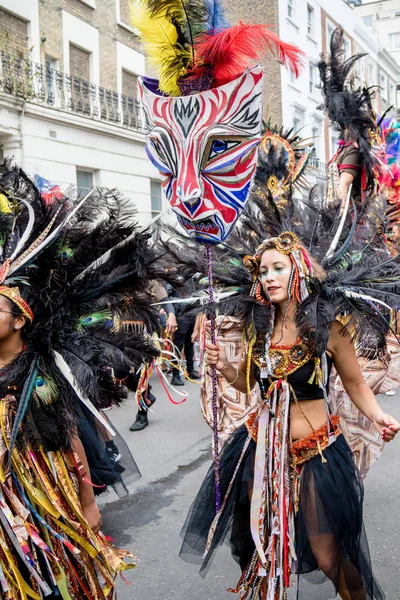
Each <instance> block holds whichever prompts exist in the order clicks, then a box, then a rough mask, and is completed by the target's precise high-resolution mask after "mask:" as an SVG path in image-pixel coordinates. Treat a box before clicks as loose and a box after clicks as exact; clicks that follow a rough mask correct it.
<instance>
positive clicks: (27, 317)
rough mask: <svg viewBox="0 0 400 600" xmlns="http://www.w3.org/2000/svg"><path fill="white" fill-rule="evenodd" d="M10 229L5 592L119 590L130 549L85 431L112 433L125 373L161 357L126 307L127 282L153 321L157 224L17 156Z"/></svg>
mask: <svg viewBox="0 0 400 600" xmlns="http://www.w3.org/2000/svg"><path fill="white" fill-rule="evenodd" d="M0 231H1V237H0V239H1V243H0V259H1V266H0V393H1V395H0V398H1V402H0V410H1V416H0V426H1V434H0V437H1V445H0V447H1V461H0V500H1V502H0V586H1V595H2V597H3V598H6V599H7V600H21V599H24V598H27V597H30V598H34V599H36V600H39V598H43V597H62V598H63V599H64V600H70V599H77V600H93V599H94V598H96V599H104V600H105V598H107V599H109V598H114V597H115V577H116V575H117V574H118V573H121V572H122V571H123V570H124V569H126V568H131V567H133V566H134V562H133V560H132V559H133V555H132V553H130V552H127V551H124V550H119V549H117V548H115V547H114V546H113V545H112V544H111V543H110V542H109V540H108V539H107V538H106V537H105V536H104V534H103V533H101V531H100V526H101V518H100V513H99V511H98V508H97V506H96V503H95V500H94V489H95V488H94V485H95V484H93V483H92V482H91V481H90V471H89V465H88V461H87V459H86V454H85V452H84V449H83V445H82V442H81V440H80V437H79V436H80V435H81V436H82V431H81V424H82V420H84V421H85V420H88V419H89V418H90V419H92V420H93V421H94V420H96V419H97V420H98V422H100V423H101V424H102V426H103V427H104V428H105V429H106V430H107V431H108V432H109V433H111V434H113V431H112V429H111V428H110V425H109V423H108V421H107V420H106V419H105V418H104V417H103V415H102V414H101V412H100V411H101V409H102V408H104V407H106V406H109V405H110V402H111V403H119V402H120V401H121V396H123V394H121V384H120V382H119V378H120V377H119V373H123V372H129V369H130V368H131V366H132V365H138V364H140V363H141V362H142V360H143V359H148V360H152V359H153V357H154V356H156V355H157V351H156V350H155V349H154V348H153V346H152V345H151V344H150V343H149V342H148V341H147V340H146V339H145V338H144V337H143V336H141V335H140V334H132V333H130V332H128V331H125V330H124V329H123V328H121V327H120V314H119V308H118V307H119V306H120V305H121V302H122V300H123V299H124V298H125V297H126V295H127V293H128V291H129V297H131V298H132V297H134V298H135V301H134V302H133V303H131V304H130V309H129V311H130V316H131V318H132V319H138V320H141V321H144V322H146V324H147V327H148V328H149V330H151V327H152V324H153V323H155V314H154V311H153V309H151V308H149V307H148V306H147V304H146V301H145V300H144V299H143V290H144V289H145V288H146V285H147V283H148V281H149V280H150V279H155V278H157V276H158V275H157V272H156V264H155V263H156V261H155V256H154V254H153V251H152V249H151V246H150V244H149V238H150V234H149V233H147V232H141V230H140V229H139V228H138V226H137V224H136V223H134V222H133V221H132V207H131V204H130V203H127V202H125V201H124V200H123V199H122V198H121V197H119V196H118V194H116V193H115V192H112V191H107V190H102V191H96V190H93V191H92V192H90V193H89V194H88V195H87V196H86V197H85V198H83V199H82V200H79V201H78V200H76V199H74V198H62V197H57V198H55V197H54V198H46V197H44V196H41V195H40V193H39V191H38V190H37V188H36V187H35V185H34V184H33V183H32V181H31V180H30V179H29V178H28V177H27V176H26V175H25V173H24V172H23V171H21V170H20V169H18V168H17V167H13V166H12V165H10V164H9V163H8V162H5V163H4V164H3V165H2V166H1V167H0ZM83 439H84V440H85V432H83ZM125 557H128V558H130V559H131V560H130V564H126V563H125V561H124V558H125Z"/></svg>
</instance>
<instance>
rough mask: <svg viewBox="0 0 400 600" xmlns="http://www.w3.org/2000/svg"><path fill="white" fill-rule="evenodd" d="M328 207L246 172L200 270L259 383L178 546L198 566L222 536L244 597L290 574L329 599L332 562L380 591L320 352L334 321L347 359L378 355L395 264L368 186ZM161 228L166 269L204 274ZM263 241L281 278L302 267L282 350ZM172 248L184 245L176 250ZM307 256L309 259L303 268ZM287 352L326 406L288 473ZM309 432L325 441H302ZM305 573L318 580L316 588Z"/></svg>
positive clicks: (327, 363) (396, 296)
mask: <svg viewBox="0 0 400 600" xmlns="http://www.w3.org/2000/svg"><path fill="white" fill-rule="evenodd" d="M335 205H336V203H334V204H333V207H334V206H335ZM333 207H332V206H331V207H326V205H325V202H324V198H323V197H322V196H321V194H320V191H319V190H318V189H317V188H315V189H313V190H311V193H310V195H309V198H308V199H303V200H299V199H295V198H294V197H293V195H292V191H291V186H288V189H287V192H286V194H285V195H283V196H282V197H280V199H279V202H278V203H275V202H274V198H273V192H272V190H271V189H270V188H269V186H267V185H262V183H261V184H260V182H257V185H255V186H254V188H253V192H252V193H251V196H250V200H249V203H248V206H247V208H246V209H245V211H244V213H243V214H242V216H241V217H240V219H239V221H238V223H237V226H236V227H235V229H234V230H233V231H232V233H231V234H230V237H229V240H228V242H226V243H225V244H221V245H219V246H218V247H216V248H215V254H214V269H213V271H214V282H215V285H216V287H217V295H218V307H219V312H220V313H221V315H233V316H235V317H238V319H239V321H240V322H241V323H242V326H243V337H244V341H245V348H244V350H245V352H244V354H245V355H247V359H248V368H247V373H250V372H251V371H250V369H252V368H254V373H255V377H256V380H257V381H258V383H259V385H260V390H259V406H258V409H257V410H256V411H255V413H254V414H253V415H252V416H251V417H249V418H248V420H247V422H246V425H243V426H241V427H239V428H238V429H237V430H236V431H235V432H234V433H233V434H232V435H231V436H230V437H229V438H228V439H227V440H226V442H225V444H224V447H223V450H222V453H221V458H220V470H219V472H220V481H221V494H222V497H223V502H222V508H221V510H220V511H219V512H218V513H217V515H215V509H214V501H215V483H214V479H213V472H212V470H210V471H209V473H208V474H207V476H206V478H205V480H204V481H203V483H202V485H201V488H200V491H199V493H198V495H197V496H196V498H195V500H194V502H193V505H192V507H191V509H190V512H189V514H188V517H187V520H186V523H185V526H184V528H183V531H182V537H183V545H182V550H181V556H182V557H183V558H184V559H185V560H188V561H190V562H198V563H199V564H202V569H206V568H207V566H208V564H209V562H210V561H211V559H212V557H213V555H214V551H215V550H216V548H217V547H218V545H219V544H221V543H222V541H223V540H224V538H225V537H226V536H227V535H230V545H231V549H232V554H233V556H234V557H235V559H236V560H237V562H239V564H240V566H241V569H242V576H241V578H240V580H239V582H238V584H237V587H236V588H235V589H234V590H233V589H232V591H234V592H235V593H237V594H244V595H245V596H248V597H249V598H253V599H254V600H265V599H266V598H272V597H275V595H276V594H278V595H282V597H286V593H287V592H286V590H287V588H288V587H289V585H290V582H289V577H288V573H297V574H298V579H297V581H298V592H297V596H298V597H299V598H302V599H303V598H304V600H305V599H306V598H310V597H317V595H315V594H316V593H317V594H318V597H319V598H331V597H333V596H334V595H335V593H336V592H338V590H339V589H340V585H339V576H338V573H340V570H341V569H342V570H343V571H342V572H343V579H344V580H345V584H344V586H343V588H341V589H346V591H347V590H349V595H351V596H353V594H354V597H356V595H357V593H362V594H363V596H365V598H368V599H369V600H383V599H384V597H385V596H384V594H383V592H382V590H381V589H380V587H379V585H378V584H377V582H376V581H375V579H374V577H373V575H372V570H371V565H370V562H369V558H368V557H369V554H368V545H367V542H366V538H365V533H364V531H363V526H362V493H363V489H362V482H361V478H360V473H359V472H358V471H357V469H356V467H355V462H354V458H353V455H352V453H351V449H350V447H349V446H348V444H347V442H346V441H344V438H343V436H342V435H341V431H340V429H339V430H338V431H337V432H334V431H332V428H333V426H334V423H336V424H338V422H339V416H338V415H335V416H332V415H330V414H329V402H328V377H329V372H330V367H331V366H332V359H330V358H329V357H328V355H327V352H326V350H327V344H328V338H329V331H330V328H331V326H332V324H333V323H334V322H335V321H340V322H341V324H342V333H343V334H344V333H348V334H349V336H351V338H352V340H353V342H354V345H355V348H356V350H357V353H358V355H359V356H368V357H375V356H380V355H381V354H382V353H383V352H384V350H385V348H386V336H387V333H388V331H389V329H390V325H389V313H390V311H391V309H394V308H396V307H397V306H399V305H400V265H399V263H398V261H397V259H393V258H392V257H390V256H389V255H388V253H387V251H386V249H385V245H384V242H383V239H382V231H383V229H382V219H383V218H384V206H383V200H382V198H381V197H380V196H379V195H377V194H374V193H371V194H369V195H368V197H367V198H366V199H365V202H364V203H363V205H362V206H361V207H359V206H356V204H355V202H354V201H351V200H350V197H348V199H347V202H346V206H345V210H344V211H343V212H342V211H341V210H340V208H339V209H338V210H335V209H334V208H333ZM350 207H351V209H350ZM174 237H175V239H171V238H170V239H169V240H168V241H167V242H163V244H164V246H166V247H167V248H168V249H169V252H170V256H171V261H170V263H171V264H172V263H173V261H176V262H177V263H180V264H181V265H182V267H180V266H178V265H177V267H176V268H182V272H185V273H186V274H189V273H190V270H191V269H194V270H197V271H198V272H200V273H201V274H202V275H203V284H204V283H206V282H205V281H204V277H206V274H207V271H206V269H205V263H204V260H203V258H202V256H201V254H200V252H199V250H198V248H197V249H196V246H195V244H194V243H193V242H191V241H189V240H187V238H186V239H185V240H183V239H182V240H179V239H177V236H176V233H175V236H174ZM271 238H273V245H272V246H271V247H272V248H276V249H277V250H278V251H281V250H280V247H278V245H279V244H282V245H283V244H287V245H286V246H285V247H284V249H285V248H286V249H287V248H289V251H288V252H283V253H284V254H291V255H293V256H295V258H294V259H293V258H292V256H291V263H292V275H293V273H295V270H294V266H295V264H296V265H297V264H298V263H297V261H298V260H300V261H302V260H304V263H302V270H299V271H298V272H300V273H301V274H302V279H300V282H299V284H298V289H299V290H300V295H299V296H300V297H299V296H297V295H296V298H297V300H298V306H297V313H296V320H297V328H298V330H299V338H298V340H297V341H296V342H295V343H294V344H292V345H290V346H282V345H279V342H278V343H276V344H274V345H273V347H272V346H271V333H272V330H273V326H274V307H273V305H272V304H271V303H270V302H269V301H268V298H267V297H266V296H265V294H264V292H263V289H262V286H261V281H260V280H259V261H260V257H259V256H258V255H257V249H258V247H259V246H260V244H262V243H263V242H264V241H265V240H270V239H271ZM277 238H279V239H277ZM291 239H292V240H293V239H294V240H297V239H298V243H297V242H293V245H291V244H292V242H291ZM183 244H185V251H184V253H183V252H181V251H180V247H181V246H182V245H183ZM300 245H301V246H300ZM266 247H269V246H266ZM303 250H304V252H303ZM313 259H314V261H315V262H316V263H318V264H314V265H313V262H314V261H313ZM306 261H309V262H306ZM310 264H311V267H313V269H312V268H310V266H309V265H310ZM303 265H306V267H307V268H303ZM321 267H322V268H321ZM312 270H314V275H313V276H312V275H310V273H312ZM292 275H291V277H290V279H289V290H288V294H289V295H290V291H292V289H296V288H295V286H293V288H291V283H290V282H291V281H293V279H292ZM200 281H201V280H200ZM296 293H297V292H296ZM199 297H200V298H199V300H200V303H202V308H201V309H202V310H204V307H205V309H206V310H207V296H206V294H205V292H202V291H199ZM288 304H289V302H288ZM270 348H271V352H270ZM292 352H293V356H294V357H295V358H293V363H294V364H295V365H296V359H297V356H300V359H299V364H301V365H302V366H303V367H304V368H306V365H308V367H307V368H308V369H309V370H307V371H306V372H304V371H303V372H302V375H301V377H302V378H303V384H302V386H304V387H305V386H306V384H307V385H308V384H310V385H313V386H314V392H313V395H304V396H303V397H302V399H304V400H307V399H308V400H311V399H313V400H317V399H322V398H324V399H325V402H326V408H327V419H326V422H325V424H324V425H323V426H322V427H321V428H320V429H318V430H316V429H315V428H314V427H313V426H312V425H310V427H311V429H310V431H312V433H311V434H310V435H309V436H307V437H304V438H301V439H300V440H298V443H299V446H300V447H301V448H303V450H304V452H305V453H307V452H308V453H309V454H308V457H307V458H306V459H305V461H306V462H304V466H303V467H301V468H299V467H297V469H296V468H294V467H293V465H294V464H297V463H296V460H297V458H295V457H296V454H295V450H294V446H295V445H296V443H297V442H296V443H295V444H293V446H292V441H291V437H290V433H289V432H290V424H289V419H290V403H291V402H294V385H295V383H294V381H295V380H294V378H293V379H292V380H290V379H289V377H290V376H291V375H292V374H293V373H294V372H296V373H299V372H300V367H298V366H294V367H293V366H292V364H291V362H290V361H291V360H292V358H291V357H292V354H291V353H292ZM280 356H283V357H284V359H287V361H288V363H286V364H287V365H289V366H285V362H284V361H283V362H282V365H283V366H281V363H280V362H279V361H280V360H281V359H280V358H279V357H280ZM249 357H250V358H249ZM276 357H278V358H276ZM303 358H304V362H301V360H302V359H303ZM273 361H276V362H273ZM313 363H314V364H315V368H314V365H313ZM237 373H238V375H239V371H238V372H237ZM256 373H257V374H256ZM206 376H207V371H206ZM299 378H300V375H299ZM242 381H243V378H242ZM247 381H248V382H249V375H247ZM292 382H293V383H292ZM316 388H319V389H318V391H316ZM248 389H249V383H248ZM304 394H306V391H305V392H304ZM299 399H300V397H299ZM296 404H297V405H298V400H297V398H296ZM309 414H310V413H309ZM303 416H305V413H303ZM308 423H309V421H308ZM260 431H261V432H262V433H261V434H260ZM318 435H321V436H322V437H321V439H322V438H323V439H324V440H325V441H326V446H324V447H321V444H320V442H319V440H318V442H315V439H318V438H316V437H315V436H318ZM260 440H261V441H260ZM311 440H314V442H312V441H311ZM359 440H361V436H360V435H359ZM293 461H294V462H293ZM299 482H301V483H300V488H298V487H297V485H298V484H299ZM250 489H251V490H252V494H249V490H250ZM299 489H300V492H299ZM338 490H340V493H337V491H338ZM299 494H300V497H299ZM296 503H298V504H297V505H296ZM350 506H351V508H350ZM307 507H308V508H307ZM310 507H312V508H311V510H309V511H308V509H310ZM353 509H354V510H353ZM310 527H311V528H312V529H310ZM314 528H315V529H314ZM311 531H312V532H313V533H310V532H311ZM314 531H315V534H314ZM320 533H321V534H325V533H326V534H327V537H329V538H332V540H333V541H332V542H330V543H332V545H334V547H335V557H334V558H332V570H331V571H329V573H328V572H327V570H325V569H324V567H323V566H320V565H319V563H318V561H317V560H316V556H315V555H314V553H313V550H314V547H313V546H311V542H310V539H311V536H313V537H315V538H318V535H319V534H320ZM294 548H295V553H293V549H294ZM336 549H337V555H336ZM296 555H297V558H296ZM328 556H329V551H328ZM290 557H291V558H290ZM322 569H324V571H322ZM324 574H325V575H326V577H325V579H324ZM303 575H304V577H302V576H303ZM310 582H312V583H317V584H318V585H319V587H318V592H316V591H315V589H314V588H313V586H312V585H310Z"/></svg>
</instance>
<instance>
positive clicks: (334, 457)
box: [180, 426, 385, 600]
mask: <svg viewBox="0 0 400 600" xmlns="http://www.w3.org/2000/svg"><path fill="white" fill-rule="evenodd" d="M247 440H248V431H247V428H246V427H245V426H242V427H240V428H239V429H238V430H237V431H236V432H235V433H233V434H232V435H231V437H230V438H229V439H228V440H227V442H226V444H225V445H224V449H223V451H222V454H221V458H220V480H221V496H222V498H224V496H225V493H226V490H227V488H228V485H229V483H230V482H231V480H232V476H233V474H234V471H235V468H236V467H237V464H238V460H239V457H240V456H241V455H242V453H243V449H244V447H245V444H246V442H247ZM255 447H256V445H255V442H254V441H253V440H251V441H250V443H249V445H248V447H247V449H246V451H245V453H244V456H243V458H242V461H241V465H240V467H239V469H238V472H237V474H236V477H235V480H234V484H233V487H232V489H231V493H230V495H229V499H228V501H227V502H226V504H225V507H224V510H223V513H222V515H221V517H220V519H219V521H218V525H217V527H216V531H215V534H214V536H213V538H212V543H211V546H210V547H209V550H208V552H207V555H206V556H205V557H203V555H204V552H205V549H206V543H207V537H208V533H209V529H210V526H211V524H212V522H213V520H214V517H215V485H214V472H213V469H212V468H210V470H209V472H208V473H207V475H206V478H205V480H204V481H203V483H202V486H201V488H200V491H199V493H198V494H197V496H196V498H195V500H194V502H193V504H192V507H191V509H190V511H189V514H188V517H187V519H186V522H185V525H184V527H183V530H182V537H183V544H182V549H181V554H180V555H181V558H183V559H184V560H186V561H188V562H194V563H198V564H201V571H202V572H203V573H205V572H206V570H207V567H208V566H209V564H210V561H211V559H212V557H213V554H214V552H215V550H216V548H217V547H218V545H220V544H222V542H223V541H224V540H225V539H229V542H230V545H231V551H232V555H233V557H234V558H235V560H236V561H237V562H238V563H239V565H240V567H241V569H242V570H243V569H244V568H245V567H246V565H247V564H248V563H249V561H250V560H251V557H252V555H253V552H254V549H255V547H254V543H253V540H252V537H251V533H250V497H249V492H250V491H251V489H252V485H253V471H254V453H255ZM324 456H325V458H326V459H327V462H326V463H323V462H322V461H321V458H320V456H319V455H317V456H316V457H314V458H312V459H311V460H309V461H307V462H306V463H304V465H303V466H302V469H301V473H300V490H299V510H298V514H297V531H296V553H297V559H298V562H297V598H298V599H299V600H313V599H315V600H317V599H318V600H329V599H330V598H332V597H333V596H335V594H336V593H340V591H341V590H346V591H347V593H350V598H351V599H352V600H383V599H384V598H385V595H384V593H383V592H382V590H381V588H380V587H379V585H378V584H377V582H376V581H375V579H374V577H373V574H372V568H371V561H370V556H369V550H368V542H367V538H366V535H365V531H364V526H363V517H362V505H363V496H364V490H363V483H362V480H361V477H360V474H359V472H358V470H357V468H356V465H355V463H354V460H353V455H352V453H351V450H350V448H349V446H348V444H347V442H346V440H345V439H344V437H343V435H340V436H339V437H338V438H337V440H336V441H335V442H334V443H333V444H331V446H329V447H328V448H326V449H325V450H324ZM228 583H232V582H227V584H228Z"/></svg>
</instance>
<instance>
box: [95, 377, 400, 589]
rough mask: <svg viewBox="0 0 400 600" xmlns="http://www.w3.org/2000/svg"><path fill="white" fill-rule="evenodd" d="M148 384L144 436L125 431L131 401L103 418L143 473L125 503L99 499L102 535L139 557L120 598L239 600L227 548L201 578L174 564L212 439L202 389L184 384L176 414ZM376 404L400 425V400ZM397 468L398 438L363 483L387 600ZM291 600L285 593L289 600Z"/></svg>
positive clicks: (397, 567) (394, 548)
mask: <svg viewBox="0 0 400 600" xmlns="http://www.w3.org/2000/svg"><path fill="white" fill-rule="evenodd" d="M152 384H153V390H152V391H153V393H155V395H156V397H157V402H156V403H155V404H154V406H153V411H152V412H151V413H150V415H149V420H150V425H149V427H147V428H146V429H144V430H143V431H140V432H134V433H133V432H130V431H129V426H130V425H131V423H132V422H133V420H134V417H135V412H136V408H135V403H134V398H133V397H130V398H129V399H128V400H127V402H126V403H125V404H124V406H123V407H121V408H118V409H116V408H113V409H112V410H111V411H110V412H108V416H109V417H110V419H111V421H112V422H113V423H114V425H115V427H116V428H117V429H118V431H119V433H120V434H121V435H122V436H123V437H124V439H125V441H126V442H127V443H128V445H129V448H130V450H131V452H132V454H133V456H134V458H135V460H136V462H137V463H138V465H139V468H140V470H141V472H142V478H141V479H140V480H139V481H137V482H135V483H134V484H132V486H131V488H130V495H129V496H128V497H126V498H121V499H119V498H118V497H117V496H116V495H114V493H113V492H112V493H109V494H106V495H104V496H103V497H101V510H102V515H103V523H104V526H103V530H104V531H105V533H106V534H108V535H111V536H112V537H113V538H114V539H115V540H116V544H117V545H118V546H120V547H124V548H128V549H130V550H133V551H134V552H135V553H136V554H137V555H138V557H139V560H138V567H137V568H136V569H133V570H132V571H127V572H126V574H125V575H126V578H127V579H128V580H129V581H130V583H131V586H127V585H126V584H124V582H123V581H122V580H121V581H120V582H119V583H118V586H117V587H118V598H119V600H139V599H140V600H228V599H230V600H233V599H234V598H238V597H237V596H234V595H233V594H231V593H228V592H227V591H226V588H227V587H229V586H234V585H235V584H236V582H237V579H238V577H239V575H240V571H239V567H238V566H237V565H236V563H235V562H234V561H233V560H232V559H231V557H230V554H229V548H228V546H226V545H224V546H223V547H222V548H221V549H220V550H219V551H218V552H217V555H216V556H215V558H214V562H213V564H212V566H211V568H210V570H209V571H208V573H207V577H206V578H202V577H201V576H200V575H199V572H198V567H197V566H196V565H192V564H187V563H185V562H183V561H182V560H181V559H180V558H179V550H180V542H181V539H180V535H179V534H180V530H181V527H182V525H183V523H184V520H185V517H186V514H187V512H188V509H189V507H190V504H191V502H192V500H193V498H194V496H195V495H196V493H197V490H198V488H199V486H200V483H201V481H202V479H203V477H204V475H205V473H206V471H207V469H208V467H209V464H210V461H211V452H210V446H211V432H210V429H209V428H208V426H207V424H206V423H205V421H204V420H203V418H202V416H201V413H200V409H199V386H196V385H194V384H191V383H187V385H186V386H185V389H187V391H188V392H189V396H188V399H187V400H186V402H185V403H184V404H181V405H179V406H176V405H173V404H172V403H170V402H169V401H168V399H167V398H166V395H165V392H163V390H162V388H161V385H160V384H159V382H158V381H157V379H154V381H152ZM180 389H182V388H180ZM379 400H380V402H381V404H382V407H383V409H384V410H385V411H387V412H389V413H390V414H392V415H393V416H395V417H396V418H397V419H398V420H399V421H400V393H396V395H395V396H392V397H388V396H380V397H379ZM399 466H400V436H399V437H398V438H397V439H396V440H395V441H394V442H391V443H390V444H388V445H387V447H386V448H385V451H384V453H383V456H382V457H381V458H380V459H379V461H377V463H375V465H374V466H373V467H372V469H371V470H370V472H369V474H368V477H367V479H366V482H365V503H364V520H365V525H366V529H367V534H368V539H369V544H370V552H371V558H372V563H373V567H374V573H375V576H376V577H377V579H378V581H379V583H380V584H381V586H382V588H383V589H384V591H385V593H386V597H387V600H400V561H399V554H398V553H399V548H400V544H399V541H400V534H399V516H400V483H399V474H400V470H399ZM294 597H295V595H294V592H293V593H290V595H289V600H292V599H293V598H294ZM316 597H317V596H316Z"/></svg>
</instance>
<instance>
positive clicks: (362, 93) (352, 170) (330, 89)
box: [318, 28, 380, 208]
mask: <svg viewBox="0 0 400 600" xmlns="http://www.w3.org/2000/svg"><path fill="white" fill-rule="evenodd" d="M363 56H364V54H356V55H354V56H351V57H350V58H346V54H345V46H344V32H343V29H341V28H337V29H335V30H334V32H333V33H332V36H331V39H330V55H329V56H324V55H322V57H321V60H320V61H319V63H318V68H319V74H320V78H321V88H322V94H323V99H324V103H323V105H322V106H320V107H319V108H321V109H323V110H325V111H326V114H327V115H328V118H329V121H330V124H331V126H332V127H333V129H334V130H335V131H337V132H338V134H339V147H338V150H337V151H336V152H335V154H334V155H333V157H332V158H331V160H330V161H329V163H328V169H327V197H326V202H327V204H328V205H329V204H331V203H332V202H333V201H334V200H335V199H337V198H339V199H340V200H341V202H342V206H344V204H345V202H346V198H347V195H348V192H349V190H350V189H351V192H350V193H351V197H352V199H353V201H354V202H355V205H356V206H357V207H358V208H359V207H360V206H361V204H362V203H363V202H364V201H365V197H366V195H368V194H370V193H371V192H372V191H374V189H375V187H376V183H377V177H378V167H379V165H380V161H379V158H378V152H375V151H374V150H377V149H378V148H377V146H378V145H379V144H378V140H379V127H378V125H377V119H376V114H375V112H374V110H373V108H372V100H373V92H372V91H371V89H370V88H368V87H366V86H362V87H361V86H358V87H357V86H356V85H355V84H354V78H353V70H354V66H355V64H356V63H357V61H358V60H359V59H361V58H362V57H363Z"/></svg>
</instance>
